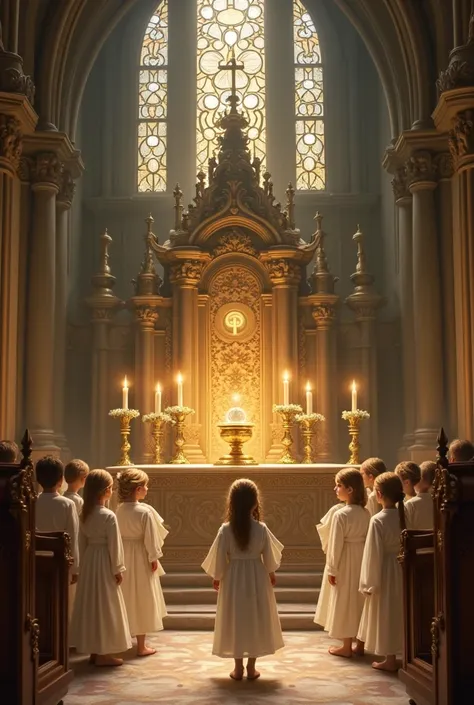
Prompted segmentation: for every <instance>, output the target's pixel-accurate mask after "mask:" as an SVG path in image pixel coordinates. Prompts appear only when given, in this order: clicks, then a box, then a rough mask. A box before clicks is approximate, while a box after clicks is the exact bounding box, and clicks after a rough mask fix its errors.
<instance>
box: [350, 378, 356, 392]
mask: <svg viewBox="0 0 474 705" xmlns="http://www.w3.org/2000/svg"><path fill="white" fill-rule="evenodd" d="M351 389H352V391H353V392H357V385H356V383H355V379H353V380H352V387H351Z"/></svg>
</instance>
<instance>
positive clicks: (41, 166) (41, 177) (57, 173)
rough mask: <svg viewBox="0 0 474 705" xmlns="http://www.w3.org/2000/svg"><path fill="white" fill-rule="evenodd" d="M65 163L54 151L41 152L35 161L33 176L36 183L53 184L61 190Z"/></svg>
mask: <svg viewBox="0 0 474 705" xmlns="http://www.w3.org/2000/svg"><path fill="white" fill-rule="evenodd" d="M62 175H63V165H62V164H61V162H60V161H59V159H58V157H57V156H56V155H55V154H54V152H41V153H40V154H37V155H36V159H35V160H34V161H33V164H32V170H31V176H32V181H33V183H34V184H52V185H53V186H56V188H57V189H58V190H59V188H60V187H61V183H62Z"/></svg>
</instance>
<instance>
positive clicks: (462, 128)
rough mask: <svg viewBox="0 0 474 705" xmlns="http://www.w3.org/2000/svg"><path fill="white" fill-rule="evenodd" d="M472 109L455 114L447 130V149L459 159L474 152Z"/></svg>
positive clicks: (473, 116)
mask: <svg viewBox="0 0 474 705" xmlns="http://www.w3.org/2000/svg"><path fill="white" fill-rule="evenodd" d="M473 127H474V111H472V110H465V111H464V112H462V113H459V114H458V115H456V118H455V120H454V124H453V128H452V129H451V130H450V132H449V149H450V151H451V154H452V156H453V158H454V159H455V160H456V159H460V158H461V157H465V156H466V155H467V154H473V153H474V129H473Z"/></svg>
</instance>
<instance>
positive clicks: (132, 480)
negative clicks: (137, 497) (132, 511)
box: [117, 468, 150, 502]
mask: <svg viewBox="0 0 474 705" xmlns="http://www.w3.org/2000/svg"><path fill="white" fill-rule="evenodd" d="M149 481H150V478H149V477H148V475H147V474H146V472H143V470H139V469H138V468H127V470H123V471H122V472H119V473H118V475H117V492H118V499H119V502H126V501H127V500H128V499H130V497H131V496H132V495H133V493H134V492H135V491H136V490H137V489H138V488H139V487H144V486H145V485H147V484H148V482H149Z"/></svg>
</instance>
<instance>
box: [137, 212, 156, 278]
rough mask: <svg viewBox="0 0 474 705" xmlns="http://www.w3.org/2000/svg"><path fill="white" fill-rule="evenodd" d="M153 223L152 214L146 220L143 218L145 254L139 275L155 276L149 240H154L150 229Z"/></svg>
mask: <svg viewBox="0 0 474 705" xmlns="http://www.w3.org/2000/svg"><path fill="white" fill-rule="evenodd" d="M154 222H155V221H154V219H153V216H152V214H151V213H149V215H148V218H145V223H146V225H147V232H146V235H145V253H144V255H143V262H142V265H141V270H140V272H141V274H156V270H155V260H154V259H153V248H152V246H151V240H152V239H154V238H155V235H154V234H153V232H152V229H151V226H152V225H153V223H154Z"/></svg>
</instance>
